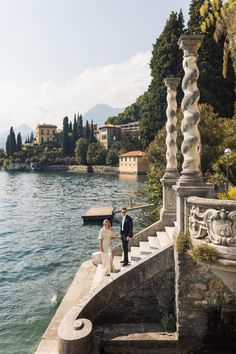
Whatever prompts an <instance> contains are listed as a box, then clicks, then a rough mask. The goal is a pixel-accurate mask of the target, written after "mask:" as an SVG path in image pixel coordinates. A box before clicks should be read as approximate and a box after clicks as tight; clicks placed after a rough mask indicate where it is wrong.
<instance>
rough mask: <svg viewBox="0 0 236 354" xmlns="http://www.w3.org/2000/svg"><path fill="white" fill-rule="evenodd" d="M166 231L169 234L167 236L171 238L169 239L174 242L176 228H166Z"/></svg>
mask: <svg viewBox="0 0 236 354" xmlns="http://www.w3.org/2000/svg"><path fill="white" fill-rule="evenodd" d="M165 231H166V233H167V235H168V236H169V238H170V239H171V240H172V241H174V236H175V227H173V226H166V227H165Z"/></svg>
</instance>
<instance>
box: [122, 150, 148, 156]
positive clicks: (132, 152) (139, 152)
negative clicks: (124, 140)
mask: <svg viewBox="0 0 236 354" xmlns="http://www.w3.org/2000/svg"><path fill="white" fill-rule="evenodd" d="M128 156H138V157H142V156H144V152H143V151H138V150H137V151H129V152H126V153H124V154H122V155H120V157H128Z"/></svg>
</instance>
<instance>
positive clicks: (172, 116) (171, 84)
mask: <svg viewBox="0 0 236 354" xmlns="http://www.w3.org/2000/svg"><path fill="white" fill-rule="evenodd" d="M179 82H180V78H166V79H165V80H164V83H165V85H166V87H167V98H166V99H167V109H166V115H167V123H166V132H167V135H166V147H167V150H166V160H167V164H166V170H165V174H164V176H163V178H162V180H161V182H162V188H163V207H162V210H161V221H163V222H164V223H165V225H172V224H173V222H174V221H175V220H176V197H175V194H174V193H173V189H172V187H173V185H175V184H176V182H177V180H178V178H179V173H178V171H177V158H176V154H177V144H176V138H177V130H176V123H177V117H176V108H177V103H176V89H177V86H178V84H179Z"/></svg>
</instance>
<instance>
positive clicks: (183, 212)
mask: <svg viewBox="0 0 236 354" xmlns="http://www.w3.org/2000/svg"><path fill="white" fill-rule="evenodd" d="M178 182H179V181H178ZM178 182H177V184H176V185H175V186H173V189H174V191H175V193H176V223H177V229H178V232H187V231H188V219H189V212H190V205H189V204H188V203H187V198H188V197H191V196H197V197H203V198H213V193H214V188H213V184H212V183H202V185H197V186H194V185H193V186H188V185H187V186H184V185H180V184H179V183H178Z"/></svg>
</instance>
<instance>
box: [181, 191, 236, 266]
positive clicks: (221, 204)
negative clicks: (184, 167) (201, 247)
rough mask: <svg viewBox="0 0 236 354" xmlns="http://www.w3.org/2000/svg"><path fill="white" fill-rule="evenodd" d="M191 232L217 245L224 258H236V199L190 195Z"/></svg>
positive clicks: (196, 237)
mask: <svg viewBox="0 0 236 354" xmlns="http://www.w3.org/2000/svg"><path fill="white" fill-rule="evenodd" d="M187 202H188V204H190V205H191V207H190V214H189V233H190V236H191V238H192V239H195V240H196V239H199V240H203V241H205V242H208V243H211V244H212V245H213V246H215V247H217V248H218V250H219V252H220V254H221V255H222V258H226V259H234V260H235V259H236V201H232V200H218V199H207V198H200V197H189V198H188V200H187Z"/></svg>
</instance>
